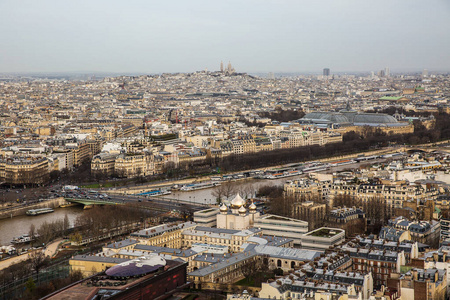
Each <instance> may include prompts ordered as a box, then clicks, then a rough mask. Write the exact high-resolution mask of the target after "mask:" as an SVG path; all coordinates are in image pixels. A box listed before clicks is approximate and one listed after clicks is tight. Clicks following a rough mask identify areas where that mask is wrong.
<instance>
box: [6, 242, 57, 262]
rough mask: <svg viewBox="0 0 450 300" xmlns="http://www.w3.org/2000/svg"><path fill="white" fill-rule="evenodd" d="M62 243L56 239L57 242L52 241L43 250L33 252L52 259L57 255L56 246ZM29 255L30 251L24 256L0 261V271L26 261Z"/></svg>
mask: <svg viewBox="0 0 450 300" xmlns="http://www.w3.org/2000/svg"><path fill="white" fill-rule="evenodd" d="M62 241H63V239H57V240H55V241H53V242H52V243H50V244H49V245H48V246H47V247H46V248H45V249H37V250H35V251H44V255H45V256H50V257H53V256H54V255H55V254H56V253H57V251H58V246H59V244H60V243H61V242H62ZM30 254H31V251H29V252H27V253H25V254H21V255H18V256H14V257H11V258H8V259H5V260H2V261H0V270H3V269H6V268H8V267H9V266H11V265H13V264H16V263H19V262H21V261H24V260H27V259H28V258H29V256H30Z"/></svg>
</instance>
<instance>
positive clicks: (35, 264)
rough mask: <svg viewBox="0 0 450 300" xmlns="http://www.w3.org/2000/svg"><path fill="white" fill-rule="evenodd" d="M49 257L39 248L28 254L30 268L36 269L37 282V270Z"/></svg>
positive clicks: (45, 264) (42, 266)
mask: <svg viewBox="0 0 450 300" xmlns="http://www.w3.org/2000/svg"><path fill="white" fill-rule="evenodd" d="M49 262H50V259H49V257H48V256H45V255H44V252H43V251H41V250H36V251H34V252H32V253H31V254H30V265H31V268H32V269H33V270H34V271H36V274H37V280H38V283H39V271H40V270H41V269H42V268H44V267H45V266H47V265H48V263H49Z"/></svg>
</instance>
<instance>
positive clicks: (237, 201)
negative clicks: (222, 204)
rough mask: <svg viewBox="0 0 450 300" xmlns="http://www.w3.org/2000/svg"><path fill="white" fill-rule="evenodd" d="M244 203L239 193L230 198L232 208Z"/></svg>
mask: <svg viewBox="0 0 450 300" xmlns="http://www.w3.org/2000/svg"><path fill="white" fill-rule="evenodd" d="M244 204H245V201H244V199H242V197H241V195H239V193H238V194H236V197H234V199H233V200H231V207H232V208H239V207H241V206H243V205H244Z"/></svg>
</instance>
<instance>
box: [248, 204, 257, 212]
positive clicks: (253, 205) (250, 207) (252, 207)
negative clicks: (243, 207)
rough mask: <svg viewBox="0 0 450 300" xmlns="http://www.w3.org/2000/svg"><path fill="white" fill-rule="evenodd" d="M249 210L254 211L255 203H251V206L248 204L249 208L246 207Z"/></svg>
mask: <svg viewBox="0 0 450 300" xmlns="http://www.w3.org/2000/svg"><path fill="white" fill-rule="evenodd" d="M248 208H249V209H250V210H256V205H255V203H253V202H252V204H250V206H249V207H248Z"/></svg>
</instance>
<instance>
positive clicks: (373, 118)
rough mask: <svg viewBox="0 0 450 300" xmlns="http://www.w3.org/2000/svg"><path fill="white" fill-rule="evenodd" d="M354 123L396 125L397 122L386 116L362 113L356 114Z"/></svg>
mask: <svg viewBox="0 0 450 300" xmlns="http://www.w3.org/2000/svg"><path fill="white" fill-rule="evenodd" d="M353 122H354V123H376V124H386V123H398V121H397V120H396V119H395V118H394V117H392V116H390V115H386V114H371V113H362V114H357V115H356V116H355V117H354V119H353Z"/></svg>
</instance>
